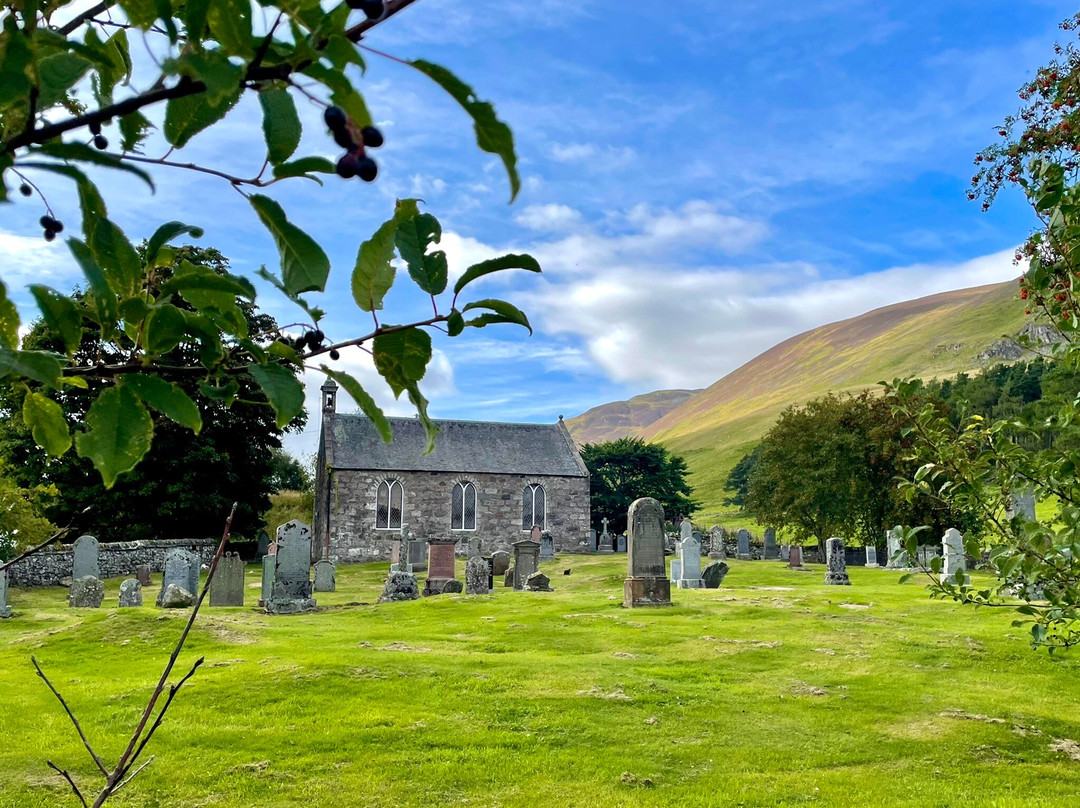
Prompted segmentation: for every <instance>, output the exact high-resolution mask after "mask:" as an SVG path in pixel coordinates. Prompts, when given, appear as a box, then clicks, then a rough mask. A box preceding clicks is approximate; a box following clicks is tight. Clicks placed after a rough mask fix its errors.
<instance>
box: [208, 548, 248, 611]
mask: <svg viewBox="0 0 1080 808" xmlns="http://www.w3.org/2000/svg"><path fill="white" fill-rule="evenodd" d="M210 605H211V606H243V605H244V559H242V558H240V556H239V555H238V554H236V553H226V554H225V555H223V556H222V557H221V560H220V561H218V565H217V569H216V570H214V578H213V580H212V581H210Z"/></svg>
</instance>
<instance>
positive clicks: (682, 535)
mask: <svg viewBox="0 0 1080 808" xmlns="http://www.w3.org/2000/svg"><path fill="white" fill-rule="evenodd" d="M693 535H694V523H693V522H691V521H690V520H689V519H683V520H682V521H681V522H679V541H680V542H682V541H684V540H686V539H689V538H690V537H691V536H693Z"/></svg>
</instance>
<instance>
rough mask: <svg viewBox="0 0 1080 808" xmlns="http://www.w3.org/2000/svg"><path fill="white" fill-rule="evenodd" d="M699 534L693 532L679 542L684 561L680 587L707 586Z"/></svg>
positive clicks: (695, 587)
mask: <svg viewBox="0 0 1080 808" xmlns="http://www.w3.org/2000/svg"><path fill="white" fill-rule="evenodd" d="M683 524H684V525H685V524H686V523H685V522H683ZM698 535H699V534H697V533H691V534H690V536H689V537H688V538H685V539H683V540H682V541H681V542H679V559H680V560H681V561H682V572H681V574H680V576H679V582H678V584H676V585H677V586H678V587H679V589H704V588H705V582H704V581H702V580H701V540H700V539H699V538H698Z"/></svg>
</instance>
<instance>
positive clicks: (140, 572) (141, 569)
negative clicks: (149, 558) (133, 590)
mask: <svg viewBox="0 0 1080 808" xmlns="http://www.w3.org/2000/svg"><path fill="white" fill-rule="evenodd" d="M135 579H136V580H137V581H138V582H139V586H150V565H149V564H139V565H138V566H137V567H135Z"/></svg>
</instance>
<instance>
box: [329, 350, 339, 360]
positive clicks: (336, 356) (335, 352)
mask: <svg viewBox="0 0 1080 808" xmlns="http://www.w3.org/2000/svg"><path fill="white" fill-rule="evenodd" d="M330 358H331V359H333V360H334V361H335V362H336V361H338V360H339V359H341V354H340V353H338V349H337V348H331V349H330Z"/></svg>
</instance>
